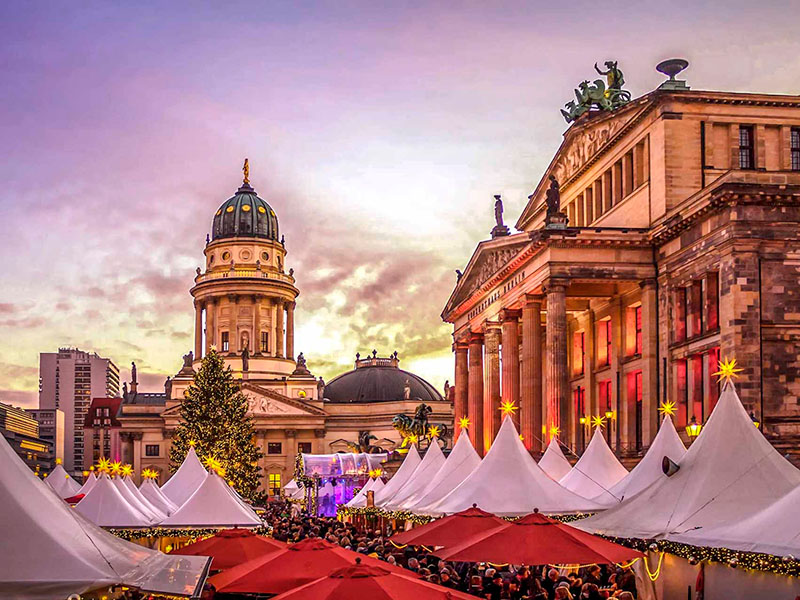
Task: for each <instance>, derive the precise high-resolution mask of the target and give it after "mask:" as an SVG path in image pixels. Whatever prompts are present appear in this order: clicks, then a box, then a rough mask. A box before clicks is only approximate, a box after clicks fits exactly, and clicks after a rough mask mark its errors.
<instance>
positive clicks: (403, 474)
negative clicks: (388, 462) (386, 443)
mask: <svg viewBox="0 0 800 600" xmlns="http://www.w3.org/2000/svg"><path fill="white" fill-rule="evenodd" d="M421 462H422V459H421V458H420V456H419V452H417V447H416V446H415V445H413V444H412V445H411V448H409V449H408V454H406V457H405V458H404V459H403V464H402V465H400V468H399V469H397V471H396V472H395V474H394V475H392V478H391V479H390V480H389V482H388V483H387V484H386V485H385V486H384V487H383V488H382V489H381V490H380V491H379V492H378V493H377V494H375V506H382V505H383V504H384V503H385V502H387V501H388V500H390V499H391V498H392V497H393V496H394V495H395V494H396V493H397V492H398V491H400V489H401V488H402V487H403V486H404V485H405V484H406V482H408V481H409V480H410V479H411V478H412V477H413V475H414V471H416V470H417V467H418V466H419V464H420V463H421Z"/></svg>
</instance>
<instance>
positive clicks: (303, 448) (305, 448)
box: [297, 442, 311, 454]
mask: <svg viewBox="0 0 800 600" xmlns="http://www.w3.org/2000/svg"><path fill="white" fill-rule="evenodd" d="M297 451H298V452H300V453H301V454H311V442H297Z"/></svg>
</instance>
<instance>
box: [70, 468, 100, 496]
mask: <svg viewBox="0 0 800 600" xmlns="http://www.w3.org/2000/svg"><path fill="white" fill-rule="evenodd" d="M95 483H97V475H95V474H94V471H92V472H91V473H89V477H88V478H87V479H86V481H84V482H83V485H82V486H81V489H79V490H78V491H77V492H75V496H77V495H79V494H83V495H84V496H85V495H86V494H88V493H89V490H91V489H92V488H93V487H94V484H95Z"/></svg>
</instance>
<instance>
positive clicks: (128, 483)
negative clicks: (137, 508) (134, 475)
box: [122, 475, 167, 519]
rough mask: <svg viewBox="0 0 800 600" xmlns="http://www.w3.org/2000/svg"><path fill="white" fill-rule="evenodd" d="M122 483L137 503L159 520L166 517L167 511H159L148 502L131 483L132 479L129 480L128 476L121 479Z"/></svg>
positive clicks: (158, 508) (159, 509)
mask: <svg viewBox="0 0 800 600" xmlns="http://www.w3.org/2000/svg"><path fill="white" fill-rule="evenodd" d="M122 481H123V483H124V484H125V485H126V486H127V487H128V489H129V490H130V492H131V494H133V495H134V496H135V497H136V499H137V500H138V501H139V502H141V503H142V504H144V505H145V506H146V507H147V508H148V509H150V510H151V511H153V512H154V513H155V514H156V515H157V516H159V517H160V518H162V519H163V518H164V517H166V516H167V511H165V510H161V508H160V507H158V506H156V505H155V504H153V503H152V502H150V500H149V499H148V498H147V497H146V496H145V495H144V494H142V492H141V491H139V488H138V487H136V484H135V483H134V482H133V479H131V477H130V475H128V476H125V477H123V478H122Z"/></svg>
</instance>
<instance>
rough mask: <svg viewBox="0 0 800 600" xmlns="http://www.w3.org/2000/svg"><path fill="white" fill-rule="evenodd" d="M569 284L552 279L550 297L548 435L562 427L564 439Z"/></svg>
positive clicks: (565, 430)
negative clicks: (554, 429)
mask: <svg viewBox="0 0 800 600" xmlns="http://www.w3.org/2000/svg"><path fill="white" fill-rule="evenodd" d="M567 283H568V282H567V281H566V280H563V279H550V280H548V281H547V283H546V285H545V286H543V288H544V290H545V292H546V294H547V348H546V358H545V360H546V363H547V418H548V422H547V435H548V437H549V436H550V432H551V431H552V428H553V427H558V428H559V431H560V432H561V439H563V440H567V432H568V431H569V412H570V411H569V377H568V369H567Z"/></svg>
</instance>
